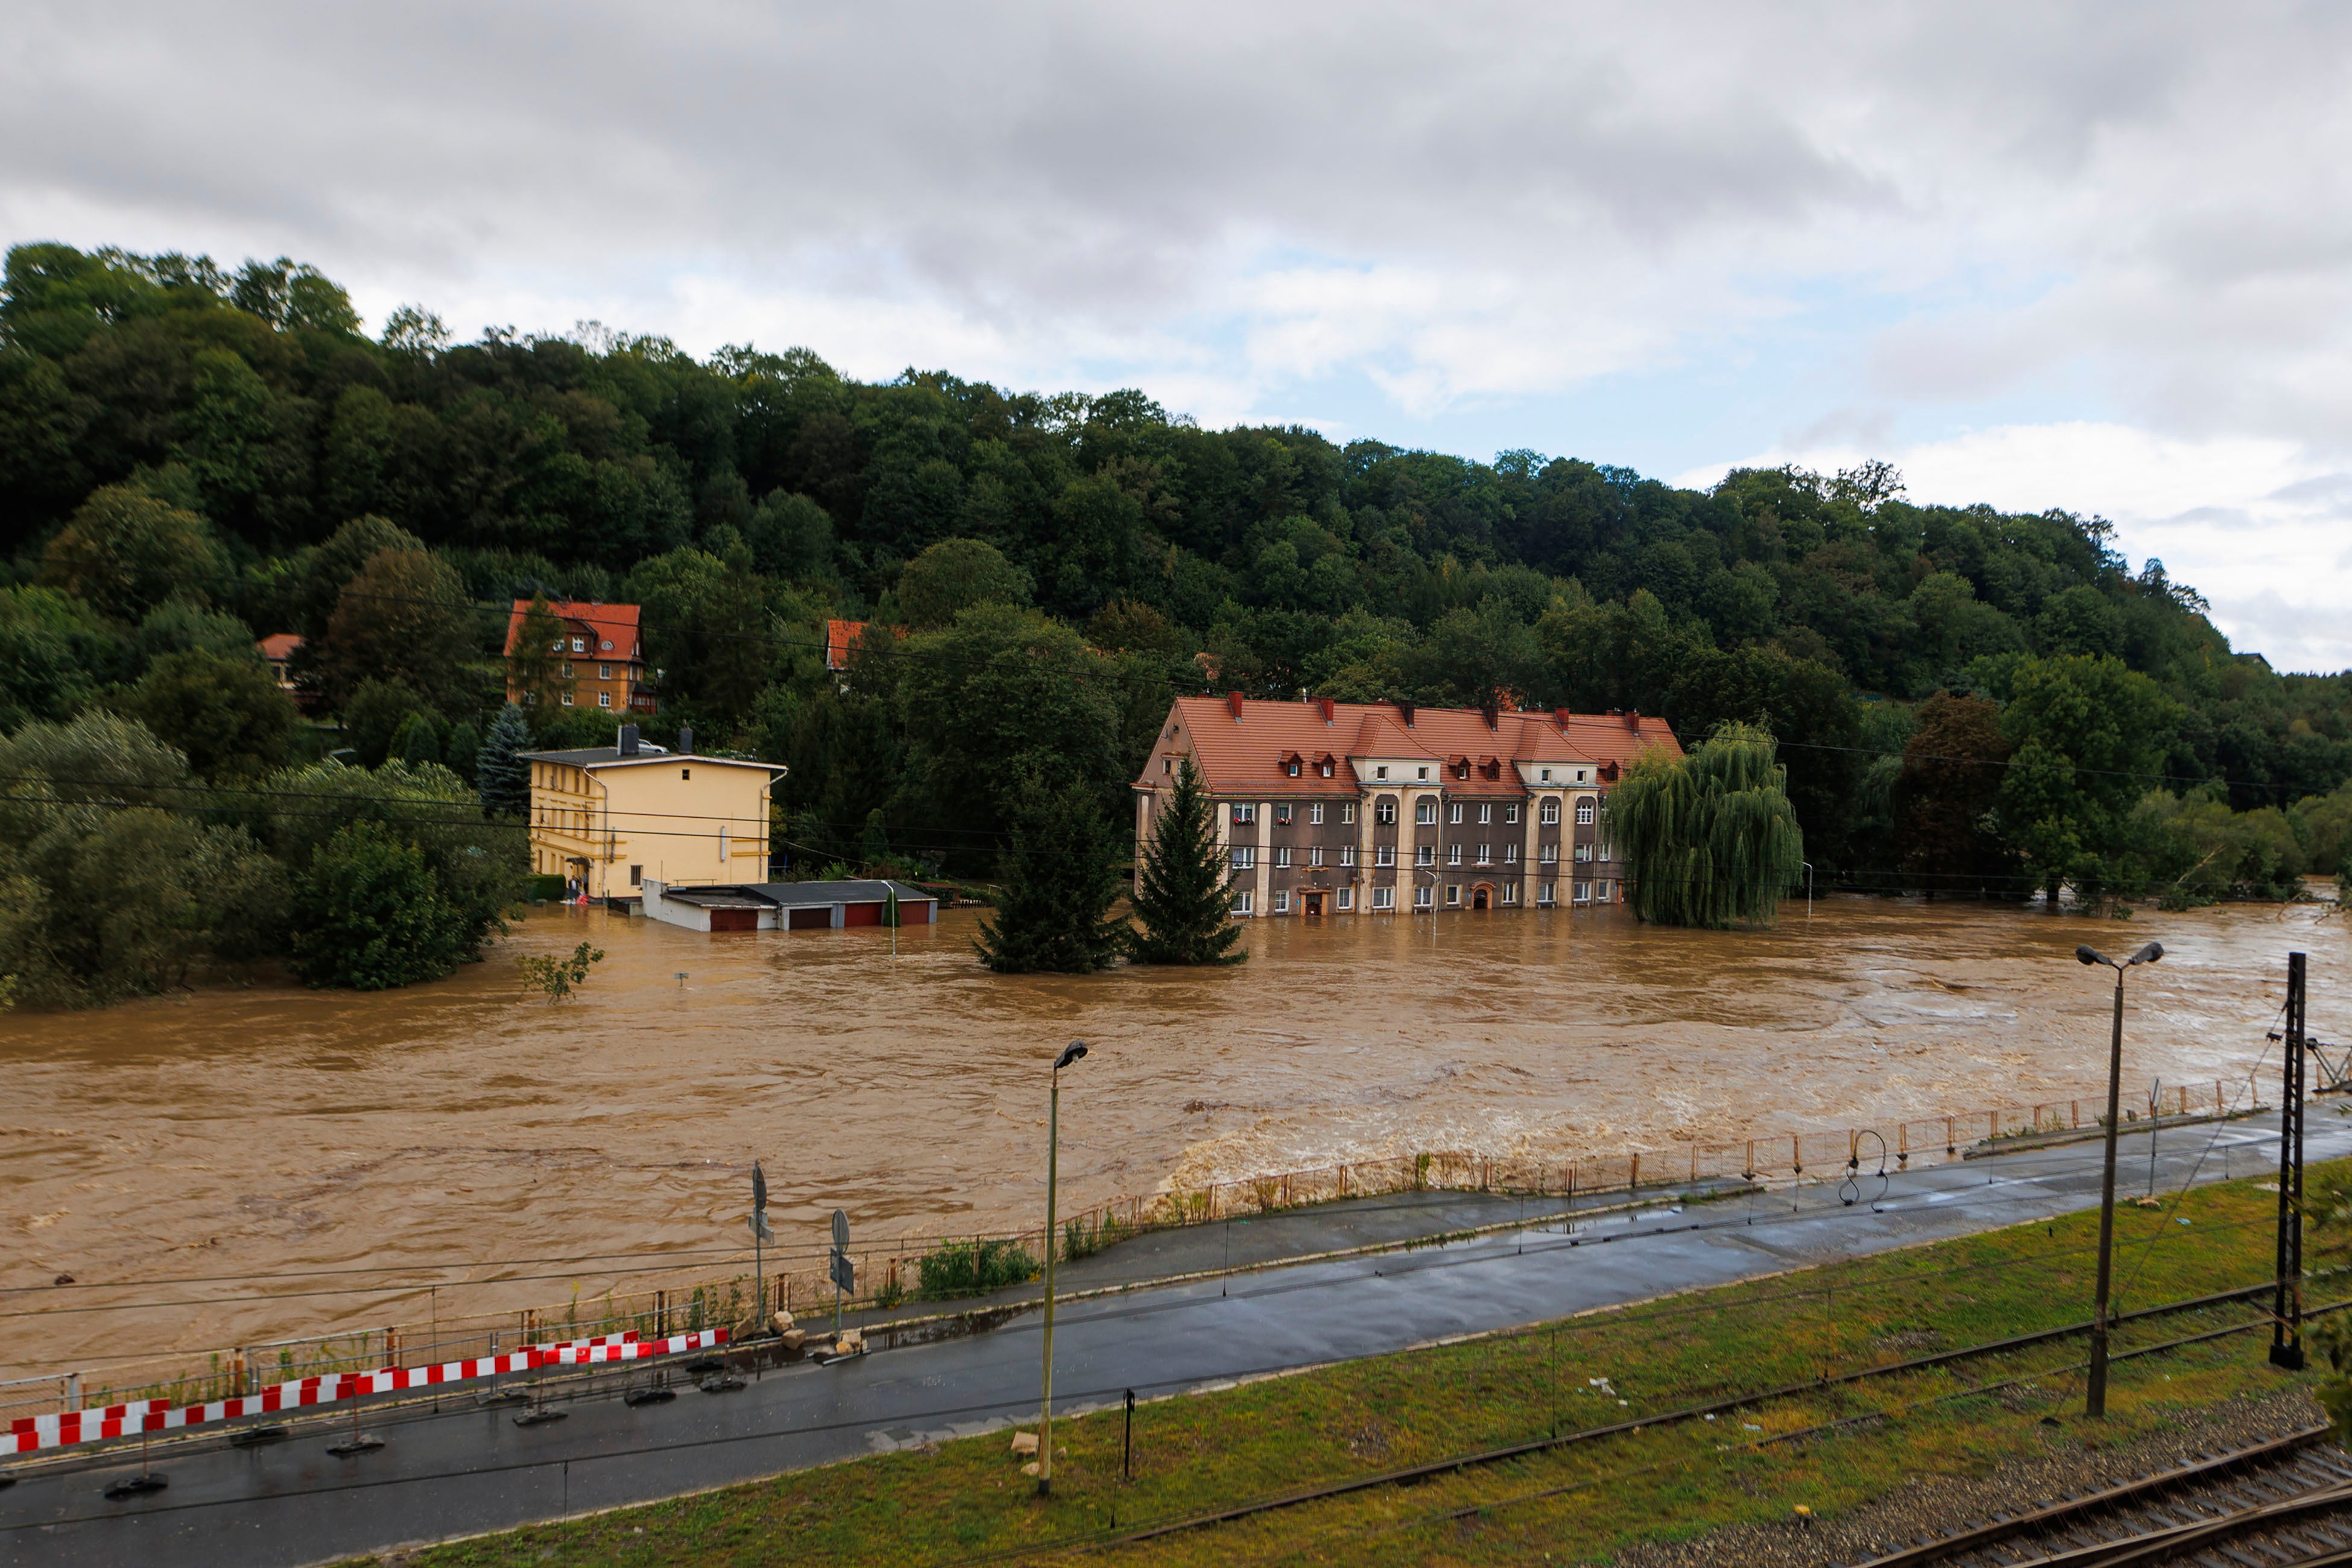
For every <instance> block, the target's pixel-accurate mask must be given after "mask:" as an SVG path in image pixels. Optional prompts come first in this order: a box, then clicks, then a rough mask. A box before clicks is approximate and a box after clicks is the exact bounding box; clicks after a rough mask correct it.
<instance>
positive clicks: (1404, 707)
mask: <svg viewBox="0 0 2352 1568" xmlns="http://www.w3.org/2000/svg"><path fill="white" fill-rule="evenodd" d="M1396 710H1397V716H1398V717H1399V718H1401V719H1402V720H1403V721H1404V725H1405V728H1406V729H1408V730H1410V729H1412V701H1411V700H1408V699H1406V698H1402V697H1400V698H1398V699H1397V700H1396Z"/></svg>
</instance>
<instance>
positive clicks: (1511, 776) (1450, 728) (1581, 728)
mask: <svg viewBox="0 0 2352 1568" xmlns="http://www.w3.org/2000/svg"><path fill="white" fill-rule="evenodd" d="M1171 720H1172V721H1174V722H1176V723H1178V724H1181V726H1182V729H1183V731H1184V733H1185V735H1187V736H1188V737H1189V738H1190V740H1191V742H1192V754H1193V755H1194V756H1195V757H1196V758H1197V759H1198V760H1199V763H1200V768H1201V773H1202V780H1203V782H1204V783H1205V784H1207V786H1208V787H1209V789H1210V790H1212V791H1213V792H1214V793H1217V794H1220V795H1230V794H1243V793H1248V792H1253V791H1258V792H1263V793H1265V794H1266V795H1354V794H1355V793H1356V792H1357V791H1358V790H1359V789H1360V787H1361V786H1360V784H1359V783H1358V782H1357V779H1356V777H1355V774H1354V771H1353V770H1352V769H1350V768H1349V767H1348V766H1347V765H1346V763H1345V761H1344V759H1345V758H1349V757H1355V758H1382V759H1388V758H1405V759H1411V760H1412V762H1413V763H1415V764H1416V765H1418V764H1420V763H1423V762H1425V763H1427V764H1428V765H1429V768H1430V780H1429V782H1431V783H1433V784H1442V785H1444V788H1445V789H1446V790H1447V791H1448V792H1450V793H1452V794H1455V795H1523V794H1525V793H1526V791H1525V788H1524V786H1523V785H1522V784H1520V782H1519V775H1518V770H1517V768H1516V767H1515V766H1513V765H1512V764H1514V763H1530V764H1534V763H1583V764H1589V765H1593V766H1596V767H1598V768H1599V769H1600V770H1601V777H1600V779H1599V780H1598V781H1597V782H1600V783H1601V784H1608V783H1611V782H1613V781H1614V778H1615V774H1616V772H1617V771H1618V770H1619V769H1620V768H1622V765H1623V764H1624V763H1630V762H1632V761H1633V757H1634V755H1635V753H1636V752H1640V751H1641V750H1642V748H1643V747H1644V746H1661V747H1664V749H1665V750H1666V752H1668V754H1670V755H1673V756H1680V755H1682V747H1681V745H1680V744H1679V743H1678V742H1676V741H1675V732H1674V730H1673V728H1672V727H1671V726H1670V725H1668V724H1667V723H1666V721H1664V720H1663V719H1659V718H1655V717H1648V718H1643V717H1638V716H1635V717H1628V716H1625V715H1621V714H1591V713H1570V712H1567V711H1566V710H1556V711H1553V712H1547V713H1526V712H1511V711H1506V710H1497V711H1496V712H1495V713H1494V714H1493V721H1492V722H1491V723H1489V721H1488V714H1487V712H1486V711H1485V710H1479V709H1475V708H1418V709H1416V710H1414V711H1413V716H1412V724H1411V725H1410V726H1407V725H1406V724H1405V722H1404V716H1403V710H1402V709H1400V708H1399V707H1398V706H1397V705H1396V704H1394V703H1388V702H1332V701H1327V700H1320V699H1318V700H1309V701H1306V702H1271V701H1261V700H1255V699H1242V698H1234V697H1180V698H1178V699H1177V700H1176V703H1175V707H1174V709H1173V710H1172V711H1171ZM1326 752H1331V753H1335V754H1337V755H1338V756H1339V758H1340V759H1341V760H1340V761H1339V765H1338V766H1336V767H1334V769H1333V770H1332V776H1331V777H1330V778H1328V779H1326V778H1324V777H1322V776H1321V773H1320V770H1319V769H1318V767H1317V766H1315V763H1316V761H1317V760H1318V759H1319V758H1320V757H1321V756H1322V755H1323V754H1324V753H1326ZM1294 756H1295V757H1297V759H1299V760H1300V763H1301V765H1300V767H1299V772H1298V776H1297V777H1295V778H1294V777H1292V776H1291V774H1290V772H1289V759H1290V758H1292V757H1294ZM1449 759H1451V761H1450V762H1449ZM1465 764H1466V766H1467V768H1468V771H1469V776H1468V777H1467V778H1459V777H1456V776H1455V775H1456V773H1457V771H1458V770H1459V769H1460V768H1461V767H1462V766H1464V765H1465ZM1159 780H1160V771H1159V769H1158V768H1157V767H1153V766H1150V764H1147V769H1146V772H1145V773H1144V776H1143V777H1142V778H1140V779H1139V780H1137V781H1136V782H1137V784H1138V785H1139V786H1140V787H1147V788H1148V787H1151V786H1153V785H1155V784H1157V783H1158V782H1159ZM1391 782H1397V783H1412V782H1416V781H1414V780H1412V779H1400V780H1396V781H1391Z"/></svg>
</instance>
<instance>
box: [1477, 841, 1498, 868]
mask: <svg viewBox="0 0 2352 1568" xmlns="http://www.w3.org/2000/svg"><path fill="white" fill-rule="evenodd" d="M1494 863H1495V847H1494V846H1493V845H1491V844H1481V845H1480V846H1478V864H1480V865H1481V866H1491V865H1493V864H1494Z"/></svg>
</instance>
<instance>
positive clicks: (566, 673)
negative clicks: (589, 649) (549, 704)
mask: <svg viewBox="0 0 2352 1568" xmlns="http://www.w3.org/2000/svg"><path fill="white" fill-rule="evenodd" d="M563 679H566V680H569V679H572V661H571V660H570V659H568V658H567V659H565V660H564V661H563Z"/></svg>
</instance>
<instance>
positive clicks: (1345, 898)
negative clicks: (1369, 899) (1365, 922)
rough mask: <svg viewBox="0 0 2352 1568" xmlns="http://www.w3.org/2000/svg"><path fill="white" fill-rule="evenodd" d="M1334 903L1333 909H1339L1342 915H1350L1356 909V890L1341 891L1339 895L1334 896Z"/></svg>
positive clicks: (1346, 889)
mask: <svg viewBox="0 0 2352 1568" xmlns="http://www.w3.org/2000/svg"><path fill="white" fill-rule="evenodd" d="M1332 902H1333V907H1334V908H1336V909H1338V910H1339V912H1340V913H1341V914H1346V913H1348V912H1349V910H1353V909H1354V908H1355V907H1356V889H1353V888H1342V889H1339V892H1338V893H1336V894H1335V895H1333V900H1332Z"/></svg>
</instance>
